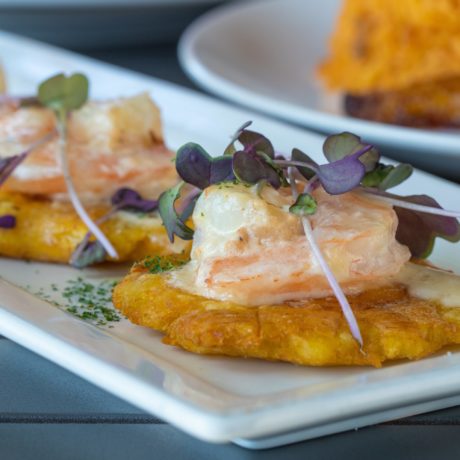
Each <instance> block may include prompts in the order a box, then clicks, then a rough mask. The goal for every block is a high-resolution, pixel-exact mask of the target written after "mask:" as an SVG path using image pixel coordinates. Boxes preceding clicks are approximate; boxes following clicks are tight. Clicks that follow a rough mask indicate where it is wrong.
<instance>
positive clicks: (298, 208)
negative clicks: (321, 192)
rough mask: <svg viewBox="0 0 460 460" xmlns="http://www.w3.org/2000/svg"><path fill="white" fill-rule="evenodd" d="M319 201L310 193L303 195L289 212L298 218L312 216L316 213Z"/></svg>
mask: <svg viewBox="0 0 460 460" xmlns="http://www.w3.org/2000/svg"><path fill="white" fill-rule="evenodd" d="M317 207H318V203H317V201H316V200H315V199H314V198H313V196H311V195H310V194H309V193H301V194H300V195H299V196H298V197H297V200H296V201H295V203H294V204H293V205H292V206H291V207H290V208H289V212H290V213H292V214H295V215H297V216H310V215H312V214H314V213H315V212H316V209H317Z"/></svg>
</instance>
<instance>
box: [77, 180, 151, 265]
mask: <svg viewBox="0 0 460 460" xmlns="http://www.w3.org/2000/svg"><path fill="white" fill-rule="evenodd" d="M111 202H112V209H110V211H108V212H107V213H106V214H104V215H103V216H101V217H99V219H97V220H96V221H95V224H96V225H98V226H99V225H102V224H103V223H104V222H107V221H108V220H109V219H110V218H111V217H113V216H114V215H115V214H116V213H117V212H119V211H129V212H140V213H150V212H153V211H155V210H156V209H157V208H158V201H157V200H145V199H144V198H142V197H141V195H140V194H139V193H137V192H136V191H135V190H133V189H130V188H128V187H123V188H120V189H118V190H117V191H116V192H115V193H114V194H113V196H112V199H111ZM91 236H92V233H91V231H88V232H86V234H85V236H84V237H83V239H82V241H81V242H80V243H79V244H78V245H77V247H76V248H75V250H74V252H73V253H72V255H71V257H70V261H69V263H70V265H72V266H73V267H75V268H84V267H87V266H89V265H93V264H96V263H98V262H103V261H104V260H106V258H107V251H106V250H105V248H104V246H102V244H101V243H100V242H99V240H97V239H96V240H91Z"/></svg>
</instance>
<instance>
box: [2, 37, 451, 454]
mask: <svg viewBox="0 0 460 460" xmlns="http://www.w3.org/2000/svg"><path fill="white" fill-rule="evenodd" d="M86 54H88V55H90V56H92V57H95V58H97V59H100V60H103V61H108V62H111V63H114V64H117V65H120V66H123V67H127V68H130V69H133V70H138V71H141V72H144V73H146V74H150V75H153V76H156V77H160V78H163V79H166V80H170V81H173V82H176V83H178V84H182V85H186V86H189V87H193V84H192V83H191V82H190V81H189V80H188V79H187V77H186V76H185V75H184V74H183V73H182V71H181V70H180V68H179V65H178V63H177V59H176V55H175V46H174V45H167V46H165V45H163V46H148V47H137V48H130V49H129V48H128V49H118V50H100V51H86ZM0 363H1V364H0V366H1V367H0V459H1V460H16V459H17V460H28V459H47V460H54V459H69V460H70V459H99V460H104V459H110V460H124V459H134V460H137V459H170V458H171V459H177V460H180V459H202V460H205V459H217V458H218V459H228V460H231V459H258V458H264V459H277V458H281V457H282V458H283V459H295V458H303V459H307V458H311V459H324V460H325V459H333V460H337V459H367V458H369V459H370V458H372V459H373V460H379V459H417V460H423V459H450V458H459V456H460V445H459V443H458V441H457V439H458V438H457V436H460V407H456V408H452V409H449V410H444V411H439V412H434V413H431V414H424V415H419V416H415V417H410V418H407V419H403V420H396V421H394V422H390V423H386V424H383V425H378V426H374V427H369V428H364V429H361V430H358V431H352V432H347V433H341V434H337V435H334V436H328V437H325V438H321V439H315V440H311V441H307V442H303V443H298V444H295V445H291V446H286V447H280V448H276V449H271V450H267V451H258V452H257V451H249V450H245V449H242V448H240V447H237V446H234V445H212V444H207V443H204V442H201V441H198V440H196V439H193V438H191V437H190V436H188V435H186V434H184V433H182V432H180V431H178V430H177V429H175V428H174V427H172V426H170V425H168V424H166V423H164V422H162V421H161V420H158V419H157V418H155V417H152V416H150V415H148V414H145V413H144V412H142V411H141V410H139V409H137V408H135V407H133V406H131V405H129V404H127V403H125V402H123V401H121V400H119V399H117V398H115V397H114V396H111V395H109V394H107V393H106V392H104V391H103V390H101V389H99V388H96V387H95V386H93V385H91V384H89V383H87V382H85V381H83V380H82V379H80V378H79V377H76V376H74V375H72V374H71V373H69V372H67V371H65V370H63V369H61V368H59V367H58V366H56V365H54V364H53V363H50V362H48V361H46V360H45V359H43V358H41V357H39V356H37V355H35V354H34V353H32V352H31V351H28V350H25V349H24V348H22V347H21V346H19V345H17V344H15V343H13V342H11V341H9V340H7V339H5V338H0Z"/></svg>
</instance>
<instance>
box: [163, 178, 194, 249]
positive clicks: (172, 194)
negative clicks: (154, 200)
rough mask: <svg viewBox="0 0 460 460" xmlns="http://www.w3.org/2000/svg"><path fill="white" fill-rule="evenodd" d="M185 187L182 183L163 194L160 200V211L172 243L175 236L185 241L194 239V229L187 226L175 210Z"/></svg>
mask: <svg viewBox="0 0 460 460" xmlns="http://www.w3.org/2000/svg"><path fill="white" fill-rule="evenodd" d="M183 186H184V183H183V182H180V183H179V184H177V185H176V186H175V187H173V188H171V189H169V190H166V191H165V192H163V193H162V194H161V195H160V199H159V204H158V211H159V213H160V217H161V219H162V221H163V225H164V226H165V228H166V232H167V234H168V237H169V240H170V241H171V242H174V235H177V236H178V237H179V238H181V239H183V240H191V239H192V238H193V233H194V232H193V229H191V228H190V227H188V226H187V225H186V224H185V222H184V221H183V217H181V216H180V215H179V214H178V213H177V211H176V208H175V203H176V201H177V200H178V199H179V198H180V194H181V190H182V187H183Z"/></svg>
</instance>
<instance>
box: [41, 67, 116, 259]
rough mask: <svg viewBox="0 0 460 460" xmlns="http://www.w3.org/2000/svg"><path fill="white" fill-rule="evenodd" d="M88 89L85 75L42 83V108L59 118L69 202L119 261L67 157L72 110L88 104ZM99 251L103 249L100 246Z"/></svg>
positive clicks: (62, 162) (60, 144)
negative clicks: (84, 199)
mask: <svg viewBox="0 0 460 460" xmlns="http://www.w3.org/2000/svg"><path fill="white" fill-rule="evenodd" d="M88 88H89V83H88V79H87V78H86V77H85V76H84V75H82V74H79V73H75V74H73V75H71V76H69V77H67V76H65V75H64V74H62V73H61V74H58V75H55V76H53V77H51V78H49V79H48V80H46V81H44V82H43V83H41V85H40V86H39V88H38V100H39V102H40V103H41V104H42V105H43V106H45V107H49V108H50V109H52V110H53V112H54V114H55V116H56V122H57V130H58V133H59V146H60V157H59V158H60V162H61V167H62V173H63V176H64V181H65V183H66V187H67V191H68V193H69V198H70V201H71V202H72V205H73V207H74V209H75V211H76V212H77V214H78V215H79V217H80V219H81V220H82V221H83V222H84V223H85V225H86V226H87V228H88V230H89V231H90V232H91V233H92V234H93V235H94V236H95V237H96V239H97V241H98V242H99V243H98V245H100V246H102V248H103V249H104V250H105V251H106V252H107V253H108V254H109V255H110V257H112V258H114V259H117V258H118V254H117V251H116V250H115V248H114V247H113V245H112V243H111V242H110V241H109V240H108V238H107V237H106V236H105V235H104V233H103V232H102V231H101V230H100V229H99V227H98V226H97V225H96V223H95V222H94V221H93V220H92V219H91V217H90V216H89V214H88V212H87V211H86V209H85V208H84V206H83V204H82V202H81V201H80V199H79V197H78V194H77V192H76V190H75V186H74V184H73V181H72V177H71V174H70V167H69V159H68V157H67V118H68V116H69V114H70V113H71V111H72V110H76V109H78V108H80V107H81V106H82V105H83V104H84V103H85V102H86V100H87V99H88ZM97 249H100V248H99V247H98V248H97ZM99 252H101V251H99Z"/></svg>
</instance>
